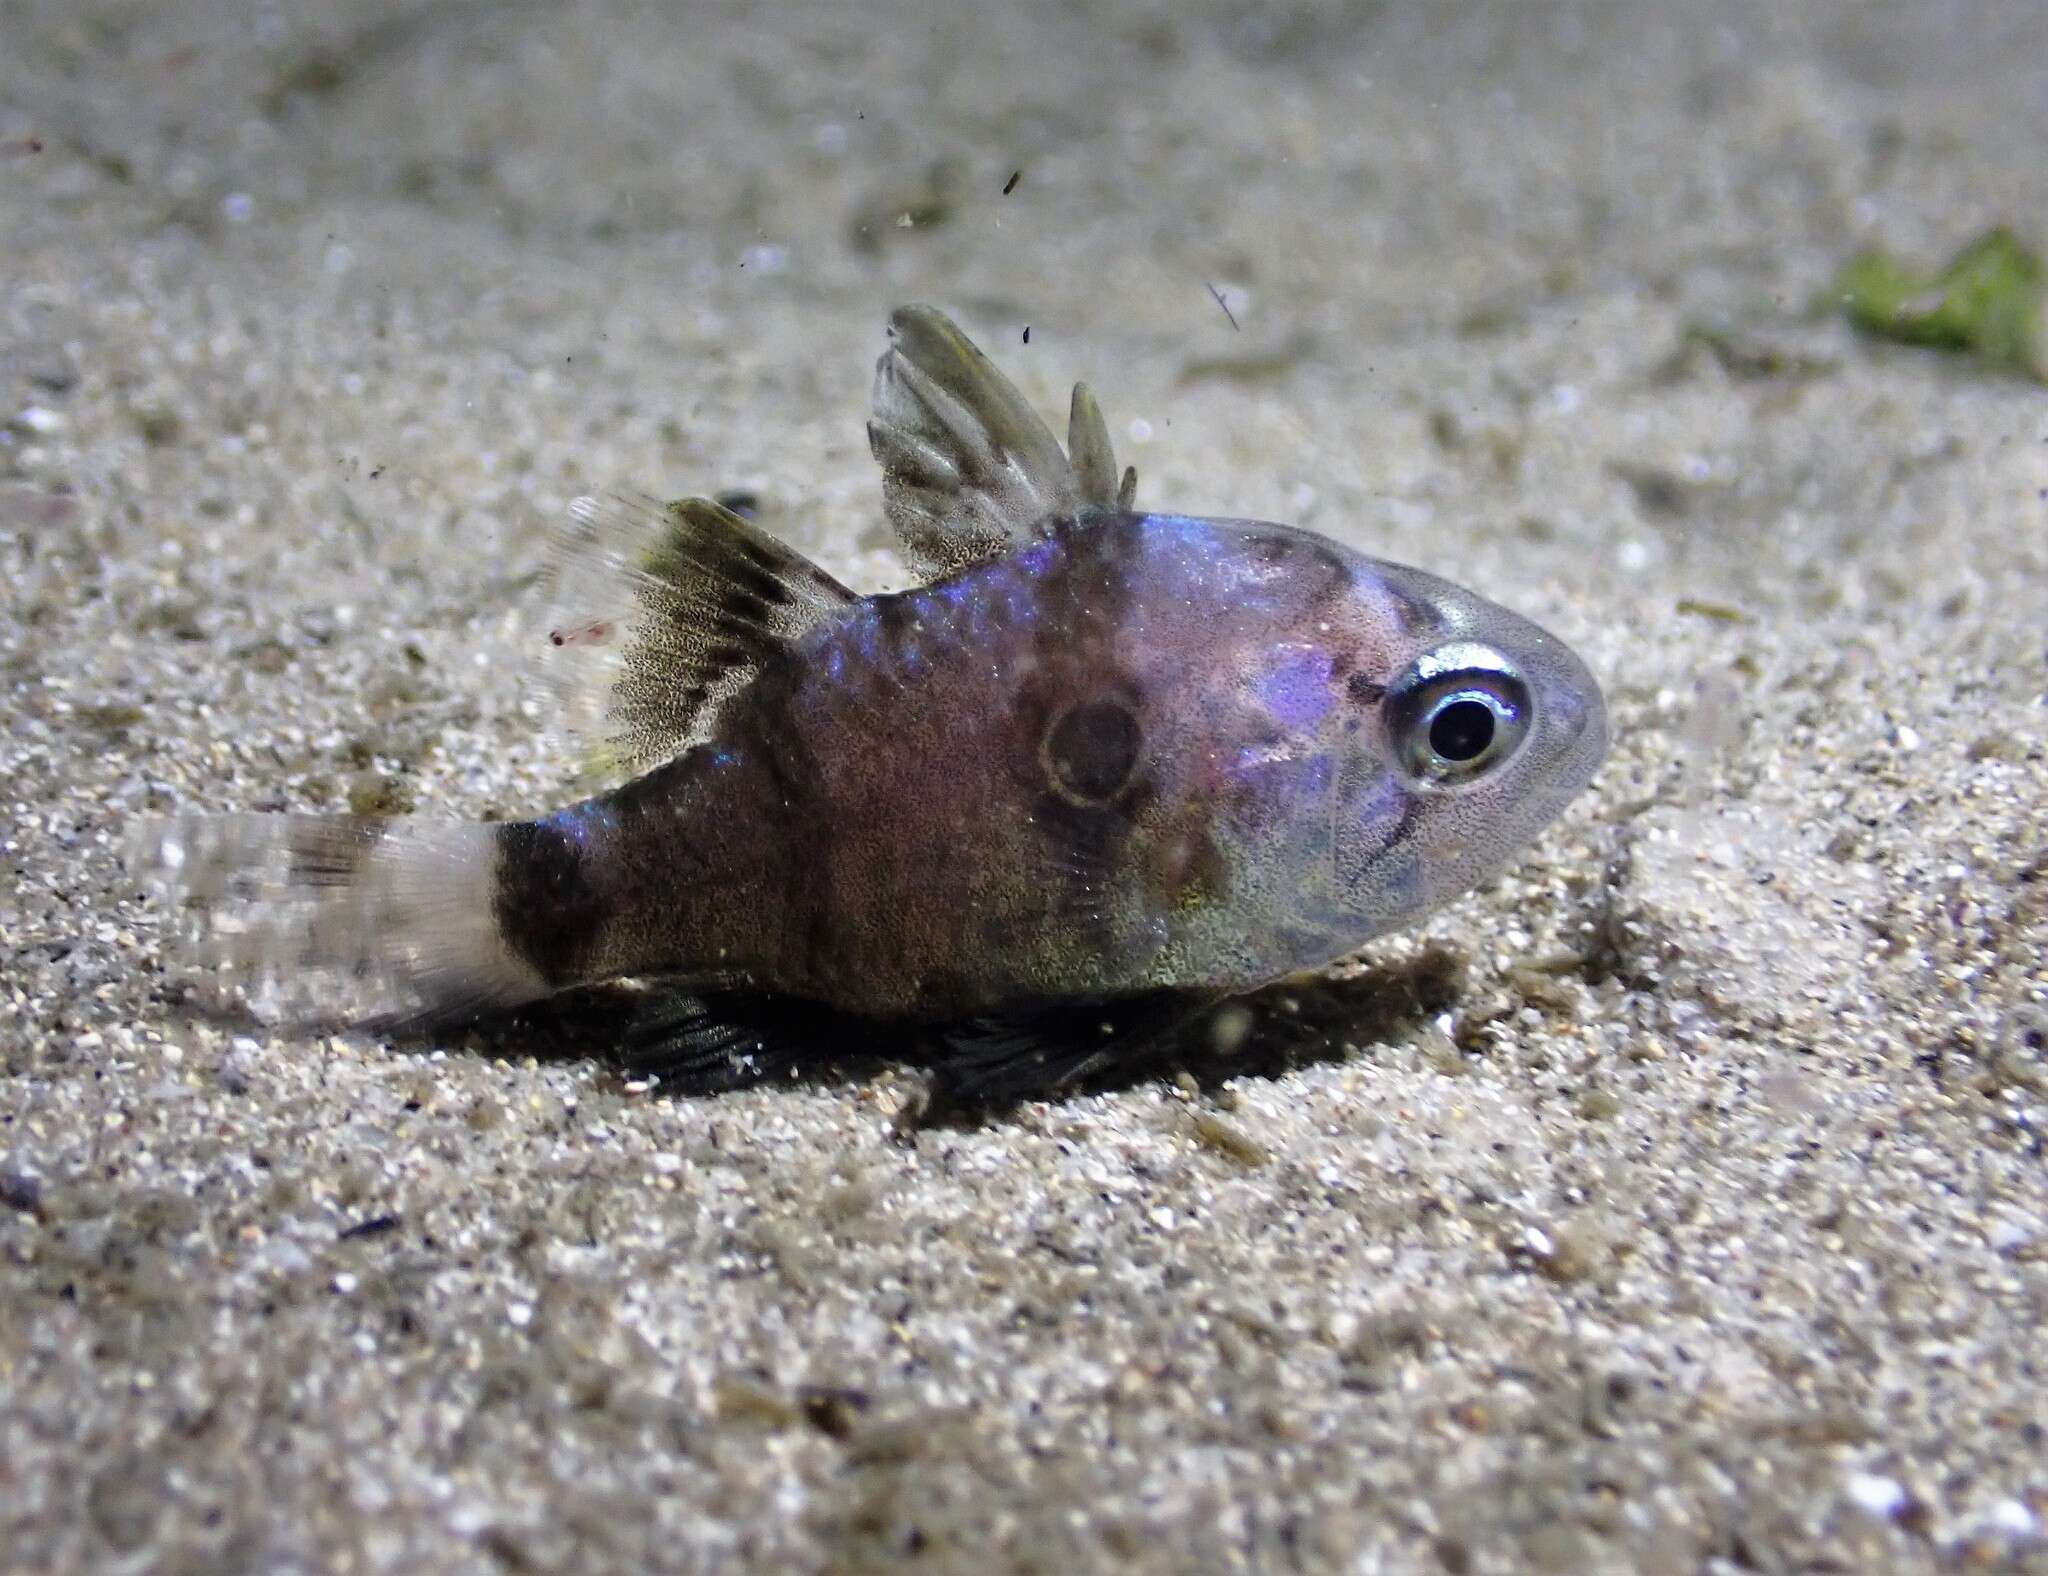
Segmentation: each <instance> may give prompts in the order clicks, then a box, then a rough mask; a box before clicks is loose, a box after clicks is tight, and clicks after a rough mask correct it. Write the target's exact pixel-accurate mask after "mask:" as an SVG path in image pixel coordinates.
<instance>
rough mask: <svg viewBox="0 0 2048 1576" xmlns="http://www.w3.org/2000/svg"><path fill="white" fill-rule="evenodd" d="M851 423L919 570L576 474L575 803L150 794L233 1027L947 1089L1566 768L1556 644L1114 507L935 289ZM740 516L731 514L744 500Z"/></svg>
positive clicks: (1598, 722)
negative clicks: (857, 1057) (877, 1071)
mask: <svg viewBox="0 0 2048 1576" xmlns="http://www.w3.org/2000/svg"><path fill="white" fill-rule="evenodd" d="M867 431H868V439H869V447H870V449H871V451H872V453H873V455H874V457H875V459H876V460H877V462H878V463H879V465H880V469H881V473H882V508H883V512H884V514H885V515H886V517H887V519H888V521H889V523H890V525H891V526H892V527H893V530H894V532H895V536H896V540H897V542H898V544H899V545H900V548H901V552H902V557H903V559H904V560H905V562H906V563H907V565H908V567H909V569H910V570H911V572H912V577H913V582H914V583H912V584H910V585H909V586H907V587H906V588H904V589H900V590H894V591H886V592H880V593H876V594H872V595H861V594H857V593H856V592H854V591H852V590H850V589H849V588H848V587H846V586H845V585H843V584H841V583H840V582H839V581H838V580H836V579H835V578H833V577H832V576H831V575H830V574H828V573H826V572H825V571H824V570H823V569H821V568H820V567H818V566H817V565H816V564H814V563H812V562H810V561H809V560H808V559H807V558H805V557H804V556H803V555H802V554H800V553H798V552H797V551H796V550H795V549H793V548H792V547H790V546H789V545H788V544H787V543H785V542H783V541H781V540H779V539H778V538H776V537H775V536H773V535H772V534H770V533H769V532H768V531H766V530H765V529H763V528H762V527H761V526H760V525H759V524H758V523H757V522H756V521H754V520H753V519H750V518H748V517H746V516H745V515H743V514H741V513H738V512H735V510H733V509H731V508H728V507H726V506H725V505H724V504H722V503H720V502H718V501H716V500H715V499H711V498H703V497H692V498H684V499H680V500H676V501H673V502H666V503H664V502H658V501H656V500H653V499H650V498H644V497H638V496H632V495H623V494H622V495H614V496H608V497H604V498H586V499H581V500H578V502H577V503H576V505H575V506H574V508H573V510H572V516H573V518H572V522H571V524H570V526H569V528H568V530H567V531H566V533H565V535H564V537H563V539H562V540H561V542H560V543H559V544H558V545H557V550H556V555H555V567H554V569H553V571H552V572H551V575H550V579H549V584H550V586H551V588H552V589H551V592H550V601H549V609H548V613H547V616H546V618H545V620H544V639H541V640H539V641H537V642H536V644H537V646H538V647H539V648H540V650H539V653H538V654H539V655H540V656H542V657H543V658H545V661H544V663H543V668H544V670H546V671H548V672H549V675H550V678H551V683H552V687H553V689H554V691H555V703H556V705H557V706H558V708H559V714H560V716H561V718H562V721H563V725H564V727H565V729H566V730H567V732H568V734H569V736H570V737H573V738H576V739H579V740H581V741H582V744H583V748H584V750H585V759H584V769H585V773H586V775H585V776H584V777H583V779H582V780H581V787H580V790H573V789H572V790H571V791H572V792H574V791H581V797H578V798H575V799H574V800H573V801H572V802H569V803H566V804H563V805H561V806H560V807H559V808H556V809H553V810H551V811H549V812H548V813H546V814H543V815H538V816H534V817H531V818H528V819H522V820H514V821H504V822H492V823H485V822H462V821H455V820H444V819H433V818H416V817H404V818H396V819H388V820H374V819H363V818H352V817H347V816H318V815H279V814H214V813H205V812H179V813H175V814H172V815H169V816H164V817H158V818H155V819H152V820H150V821H148V822H147V823H145V824H143V825H142V826H140V827H139V828H138V830H137V832H136V834H135V835H134V836H133V837H132V838H131V841H130V859H131V864H132V865H133V867H134V869H135V870H136V871H137V872H138V874H139V875H140V876H141V878H142V879H143V881H144V882H145V884H146V885H147V886H148V888H149V889H150V890H151V891H153V892H154V893H155V894H156V896H157V897H158V899H159V900H160V902H162V903H163V905H164V906H165V910H166V929H167V931H169V932H170V933H171V935H172V937H173V939H174V941H175V943H176V946H177V948H178V949H179V950H180V951H181V954H182V956H183V957H184V958H185V959H186V960H187V961H188V962H195V963H196V964H197V965H198V966H199V967H201V968H203V969H204V970H205V971H206V972H207V973H208V974H209V975H211V976H214V977H216V978H218V979H219V980H220V981H222V982H223V983H226V984H228V985H231V986H234V987H236V988H239V989H240V990H241V992H242V993H243V996H244V999H245V1000H246V1002H247V1003H248V1005H249V1007H250V1008H251V1009H252V1010H253V1011H255V1012H256V1013H257V1015H258V1016H259V1017H264V1016H267V1017H271V1018H275V1019H277V1020H280V1021H290V1022H318V1021H325V1022H336V1023H343V1024H355V1025H362V1026H366V1027H372V1028H391V1027H394V1026H400V1025H408V1026H435V1025H442V1024H448V1023H455V1022H464V1021H474V1020H476V1019H478V1018H479V1017H481V1016H484V1015H487V1014H493V1013H503V1012H506V1011H511V1010H516V1009H520V1008H522V1007H523V1006H525V1005H526V1004H530V1003H535V1002H541V1001H545V1000H548V999H550V998H554V997H557V996H560V995H563V994H564V993H572V992H578V991H587V990H590V989H593V988H597V987H604V986H607V985H614V986H617V987H618V988H620V989H623V990H626V991H628V992H629V993H630V999H631V1000H632V1001H633V1003H635V1005H634V1006H633V1008H632V1010H631V1011H630V1012H628V1013H627V1014H626V1017H625V1021H624V1022H623V1023H622V1024H621V1025H620V1026H619V1028H618V1030H617V1042H616V1044H614V1045H613V1046H611V1047H610V1049H611V1050H613V1051H614V1052H615V1053H616V1054H618V1055H619V1056H620V1057H621V1058H622V1059H623V1060H624V1061H625V1062H627V1063H628V1064H629V1065H631V1066H634V1067H637V1068H640V1069H643V1070H646V1071H648V1072H649V1073H650V1075H651V1076H656V1077H659V1078H661V1079H663V1080H666V1084H667V1086H668V1087H673V1088H676V1089H679V1090H682V1091H686V1092H699V1091H712V1090H719V1089H729V1088H735V1087H743V1086H746V1085H749V1084H754V1083H760V1082H764V1081H768V1080H771V1079H777V1078H788V1077H800V1076H803V1075H804V1074H805V1073H807V1072H808V1071H811V1070H814V1069H817V1068H819V1067H820V1066H821V1065H824V1064H826V1063H828V1062H830V1061H831V1060H832V1059H833V1058H835V1057H838V1056H841V1055H844V1054H845V1053H846V1052H847V1051H848V1049H849V1048H850V1047H876V1046H888V1045H900V1046H912V1045H914V1046H916V1047H919V1048H920V1059H922V1060H923V1061H924V1062H925V1063H926V1065H927V1066H928V1067H929V1070H930V1075H931V1077H932V1078H933V1080H934V1081H935V1084H936V1085H937V1086H938V1087H939V1088H941V1089H942V1090H944V1091H946V1092H948V1093H950V1094H952V1095H955V1096H957V1097H959V1098H963V1099H979V1098H985V1099H992V1100H1004V1099H1015V1098H1021V1097H1025V1096H1031V1095H1039V1094H1048V1093H1053V1092H1057V1091H1059V1090H1061V1089H1065V1088H1071V1087H1074V1086H1076V1085H1077V1084H1079V1083H1081V1082H1083V1081H1086V1080H1089V1079H1093V1078H1099V1077H1102V1076H1105V1075H1108V1074H1112V1073H1116V1072H1119V1071H1121V1070H1123V1069H1126V1068H1135V1067H1141V1066H1144V1065H1146V1064H1147V1059H1148V1058H1152V1059H1156V1058H1159V1057H1161V1056H1165V1055H1170V1054H1171V1053H1172V1049H1173V1047H1174V1046H1175V1045H1177V1044H1180V1043H1183V1042H1184V1041H1185V1038H1186V1036H1187V1035H1188V1033H1189V1032H1190V1030H1191V1026H1193V1025H1196V1024H1198V1023H1200V1022H1201V1021H1202V1020H1203V1019H1204V1016H1205V1015H1208V1014H1213V1013H1214V1012H1215V1011H1216V1010H1217V1009H1218V1007H1219V1005H1221V1004H1226V1003H1229V1002H1231V1001H1232V1000H1234V999H1235V998H1238V997H1241V996H1243V995H1245V994H1247V993H1250V992H1253V991H1256V990H1257V989H1259V988H1260V987H1262V986H1266V985H1268V984H1271V983H1272V982H1274V981H1277V980H1280V979H1284V978H1287V977H1290V976H1293V975H1296V974H1299V973H1301V972H1303V971H1305V970H1316V969H1322V968H1325V967H1327V966H1328V965H1330V964H1331V963H1332V962H1334V961H1336V960H1339V959H1342V958H1344V957H1346V956H1348V955H1350V954H1352V953H1355V952H1356V951H1358V950H1359V949H1360V948H1361V947H1362V946H1363V945H1364V944H1366V943H1367V942H1369V941H1371V940H1372V939H1373V938H1375V937H1377V936H1381V935H1384V934H1386V933H1387V932H1389V931H1393V930H1396V929H1399V928H1401V927H1404V926H1409V925H1412V924H1414V923H1415V922H1416V921H1417V920H1419V919H1421V918H1422V917H1423V916H1424V915H1426V914H1429V913H1430V912H1432V911H1433V910H1435V909H1437V908H1438V907H1440V906H1441V905H1443V904H1445V903H1447V902H1449V901H1450V900H1451V899H1453V898H1455V897H1457V896H1458V895H1460V894H1461V893H1464V892H1466V891H1469V890H1470V889H1471V888H1473V887H1474V886H1476V885H1478V884H1480V883H1482V882H1484V881H1486V880H1487V879H1489V878H1490V877H1492V876H1493V875H1494V874H1496V873H1497V872H1499V871H1500V870H1502V869H1503V868H1504V867H1505V866H1506V865H1507V864H1508V863H1509V862H1510V861H1511V860H1512V859H1513V858H1514V857H1515V856H1516V855H1517V854H1518V853H1519V852H1520V851H1521V850H1523V849H1524V848H1525V847H1526V846H1527V845H1528V844H1529V843H1530V842H1531V841H1532V840H1533V839H1534V838H1535V837H1536V836H1537V835H1538V834H1539V833H1540V832H1541V831H1542V830H1543V829H1544V828H1545V827H1546V826H1547V825H1549V823H1550V822H1551V821H1552V820H1554V819H1555V818H1556V817H1557V816H1558V815H1559V813H1560V812H1561V811H1562V810H1563V809H1564V808H1565V807H1566V805H1568V804H1569V803H1570V802H1571V801H1572V800H1573V799H1574V798H1576V797H1577V796H1578V794H1579V793H1580V792H1581V790H1582V789H1584V788H1585V786H1586V785H1587V784H1588V782H1589V781H1590V780H1591V779H1592V777H1593V776H1594V774H1595V771H1596V770H1597V768H1598V766H1599V764H1600V762H1601V760H1602V758H1603V756H1604V754H1605V751H1606V745H1607V721H1606V710H1605V705H1604V702H1603V699H1602V695H1601V691H1600V686H1599V684H1598V682H1597V681H1596V679H1595V678H1594V676H1593V674H1592V673H1591V671H1590V670H1589V669H1588V668H1587V666H1586V664H1585V663H1584V662H1583V661H1582V660H1581V659H1580V658H1579V657H1578V656H1577V655H1576V654H1575V653H1574V652H1573V651H1572V650H1571V649H1570V648H1569V647H1567V646H1566V645H1565V644H1564V643H1563V642H1562V641H1561V640H1559V639H1558V638H1557V637H1555V636H1554V635H1552V634H1550V633H1548V632H1547V631H1545V630H1544V629H1542V628H1540V627H1539V626H1537V625H1536V624H1534V623H1532V622H1530V621H1529V620H1527V619H1525V618H1523V617H1521V616H1519V615H1517V614H1515V613H1512V612H1509V611H1508V610H1506V609H1505V608H1502V607H1500V606H1497V605H1496V604H1494V603H1492V602H1489V601H1487V600H1485V599H1483V598H1481V597H1480V596H1478V595H1476V594H1475V593H1473V592H1471V591H1469V590H1466V589H1464V588H1463V587H1461V586H1459V585H1456V584H1454V583H1452V582H1450V581H1448V580H1445V579H1441V578H1439V577H1437V576H1435V575H1433V574H1429V573H1426V572H1424V571H1423V570H1420V569H1415V568H1409V567H1406V566H1403V565H1399V564H1394V563H1390V562H1384V561H1381V560H1378V559H1374V558H1370V557H1367V556H1365V555H1364V554H1362V553H1360V552H1357V551H1354V550H1353V549H1351V548H1350V547H1347V546H1344V545H1342V544H1340V543H1339V542H1337V541H1334V540H1332V539H1330V538H1329V537H1327V536H1324V535H1319V534H1316V533H1314V532H1311V531H1307V530H1302V529H1299V528H1296V527H1293V526H1288V525H1282V524H1274V523H1268V522H1264V521H1256V520H1242V519H1215V518H1203V517H1196V516H1190V515H1184V514H1176V513H1170V512H1162V511H1152V510H1145V509H1140V508H1139V507H1138V506H1137V502H1136V489H1137V474H1136V471H1135V470H1134V469H1131V468H1126V469H1123V470H1122V471H1119V469H1118V467H1117V463H1116V460H1115V457H1114V453H1113V449H1112V445H1111V441H1110V437H1109V431H1108V426H1107V423H1106V421H1105V420H1104V417H1103V415H1102V412H1101V409H1100V407H1099V406H1098V404H1097V403H1096V400H1095V398H1094V395H1093V394H1092V393H1091V392H1090V391H1089V389H1088V388H1087V386H1086V385H1085V384H1076V385H1075V386H1074V389H1073V395H1072V400H1071V403H1070V408H1069V412H1068V426H1067V441H1066V446H1065V448H1064V449H1062V447H1061V446H1060V443H1059V441H1058V439H1057V438H1056V437H1055V436H1054V435H1053V433H1052V431H1051V430H1050V429H1049V428H1048V427H1047V425H1046V424H1045V423H1044V422H1043V421H1042V420H1041V419H1040V417H1039V416H1038V415H1037V413H1036V412H1034V410H1033V409H1032V407H1031V405H1030V404H1029V402H1028V401H1026V399H1025V398H1024V396H1023V395H1022V394H1021V393H1020V392H1019V391H1018V390H1017V389H1016V387H1015V386H1014V385H1013V384H1012V383H1011V382H1010V380H1009V379H1008V378H1006V377H1005V376H1004V375H1003V374H1002V373H1001V372H1000V371H999V370H998V369H997V368H996V367H995V366H994V364H993V363H992V362H991V361H990V360H989V359H988V358H987V357H986V356H985V355H983V354H982V352H981V351H980V350H979V349H977V348H976V347H975V346H974V345H973V344H972V343H971V342H970V341H969V340H968V338H967V337H966V336H965V335H964V334H963V333H962V332H961V331H960V329H959V328H958V327H957V326H955V325H954V323H953V322H952V321H951V320H950V319H948V318H947V317H946V316H945V315H944V314H943V313H942V312H940V311H938V310H937V309H935V308H932V307H929V306H907V307H903V308H900V309H898V310H897V311H895V312H894V313H893V314H892V315H891V316H890V318H889V322H888V330H887V348H886V351H885V353H884V354H883V355H882V357H881V359H880V361H879V363H878V365H877V368H876V374H875V382H874V392H873V399H872V407H871V416H870V420H869V422H868V428H867ZM735 501H738V500H735Z"/></svg>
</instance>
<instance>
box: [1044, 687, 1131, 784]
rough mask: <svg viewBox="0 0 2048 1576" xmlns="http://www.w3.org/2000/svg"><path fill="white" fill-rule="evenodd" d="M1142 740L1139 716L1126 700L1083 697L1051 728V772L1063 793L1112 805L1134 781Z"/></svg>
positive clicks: (1046, 750)
mask: <svg viewBox="0 0 2048 1576" xmlns="http://www.w3.org/2000/svg"><path fill="white" fill-rule="evenodd" d="M1142 739H1143V735H1142V733H1141V731H1140V729H1139V726H1138V719H1137V717H1136V716H1135V715H1133V713H1132V712H1131V710H1130V708H1129V707H1128V706H1126V705H1124V704H1123V702H1121V701H1119V700H1109V699H1104V700H1091V701H1083V702H1082V703H1081V704H1080V705H1078V706H1075V707H1073V708H1071V709H1070V710H1068V711H1067V712H1065V713H1064V714H1062V715H1061V716H1060V717H1059V718H1058V720H1056V721H1055V722H1054V723H1053V725H1052V726H1051V728H1049V729H1048V730H1047V731H1046V735H1045V745H1044V759H1045V769H1046V773H1047V775H1048V776H1049V777H1050V778H1051V779H1052V783H1053V786H1054V788H1055V789H1056V790H1057V791H1058V792H1059V793H1060V794H1061V795H1062V796H1063V797H1065V798H1068V799H1071V800H1074V801H1076V802H1078V803H1081V804H1107V803H1109V802H1110V801H1111V800H1113V799H1114V798H1116V796H1117V795H1118V794H1119V793H1120V792H1121V791H1122V789H1123V788H1124V786H1125V784H1127V783H1128V782H1129V781H1130V777H1131V771H1132V768H1133V767H1135V766H1136V765H1137V762H1138V746H1139V745H1140V743H1141V742H1142Z"/></svg>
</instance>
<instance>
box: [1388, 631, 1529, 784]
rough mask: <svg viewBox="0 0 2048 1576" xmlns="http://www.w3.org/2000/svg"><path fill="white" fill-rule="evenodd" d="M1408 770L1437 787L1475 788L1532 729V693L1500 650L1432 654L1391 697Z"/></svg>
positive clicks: (1466, 648) (1453, 649) (1459, 648)
mask: <svg viewBox="0 0 2048 1576" xmlns="http://www.w3.org/2000/svg"><path fill="white" fill-rule="evenodd" d="M1387 707H1388V720H1389V725H1390V729H1391V732H1392V734H1393V738H1394V742H1395V745H1396V748H1397V749H1398V750H1399V751H1400V753H1401V757H1402V759H1403V761H1404V762H1405V764H1406V765H1407V768H1408V770H1409V771H1410V772H1411V773H1412V774H1413V775H1414V776H1415V777H1417V778H1418V779H1420V780H1422V781H1424V782H1430V783H1442V784H1446V785H1449V784H1454V783H1464V782H1470V781H1472V780H1473V779H1474V778H1477V777H1480V776H1483V775H1484V774H1485V773H1487V772H1489V771H1491V770H1493V769H1494V768H1495V767H1497V766H1499V765H1500V764H1501V762H1503V761H1505V760H1506V759H1507V758H1508V757H1509V756H1510V755H1512V754H1513V753H1514V751H1515V747H1516V746H1517V745H1519V744H1520V743H1521V742H1522V738H1523V736H1524V735H1525V734H1526V733H1527V732H1528V730H1529V687H1528V685H1527V684H1525V683H1524V682H1523V681H1522V676H1521V675H1520V674H1519V673H1517V672H1516V671H1515V668H1514V665H1513V664H1512V663H1510V662H1509V661H1508V660H1507V659H1506V658H1505V657H1503V656H1502V655H1501V654H1500V653H1499V652H1497V651H1494V650H1493V649H1492V648H1490V647H1487V646H1479V645H1474V644H1469V643H1460V644H1457V645H1453V646H1446V647H1442V648H1439V649H1438V650H1436V651H1433V652H1430V653H1428V654H1426V655H1425V656H1423V657H1422V658H1420V659H1419V660H1417V661H1416V662H1415V663H1414V664H1413V665H1411V666H1410V667H1409V669H1408V671H1407V672H1406V673H1404V674H1402V675H1401V677H1400V678H1399V679H1397V680H1396V681H1395V683H1394V684H1393V685H1392V686H1391V687H1390V688H1389V690H1388V692H1387Z"/></svg>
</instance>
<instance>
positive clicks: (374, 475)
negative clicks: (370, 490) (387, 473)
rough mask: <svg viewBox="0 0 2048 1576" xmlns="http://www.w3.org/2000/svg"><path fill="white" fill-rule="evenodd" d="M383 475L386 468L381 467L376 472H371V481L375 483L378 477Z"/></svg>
mask: <svg viewBox="0 0 2048 1576" xmlns="http://www.w3.org/2000/svg"><path fill="white" fill-rule="evenodd" d="M383 474H384V467H383V466H381V465H380V466H378V467H377V468H376V469H375V470H374V471H372V472H370V480H371V481H375V480H376V479H377V478H378V477H380V476H382V475H383Z"/></svg>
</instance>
